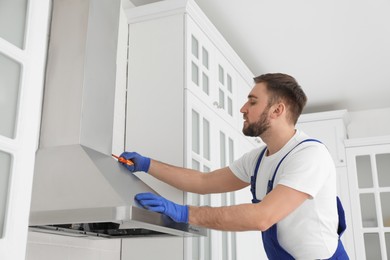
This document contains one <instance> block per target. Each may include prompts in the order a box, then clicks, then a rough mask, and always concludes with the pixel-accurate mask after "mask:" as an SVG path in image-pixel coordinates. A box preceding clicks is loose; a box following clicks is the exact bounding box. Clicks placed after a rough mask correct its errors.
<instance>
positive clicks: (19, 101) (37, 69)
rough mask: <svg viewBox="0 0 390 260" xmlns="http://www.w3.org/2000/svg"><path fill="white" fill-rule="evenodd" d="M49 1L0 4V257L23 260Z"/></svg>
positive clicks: (39, 107) (37, 128)
mask: <svg viewBox="0 0 390 260" xmlns="http://www.w3.org/2000/svg"><path fill="white" fill-rule="evenodd" d="M49 10H50V1H34V0H32V1H5V2H4V1H2V3H1V8H0V23H1V24H4V25H6V26H0V97H1V98H0V99H1V101H0V122H1V125H0V259H15V260H16V259H25V252H26V243H27V233H28V216H29V212H30V201H31V190H32V181H33V173H34V160H35V150H36V147H37V144H38V138H37V137H38V134H39V123H40V118H41V100H42V92H43V78H44V69H45V57H46V46H47V45H46V44H47V28H48V20H49V16H50V15H49Z"/></svg>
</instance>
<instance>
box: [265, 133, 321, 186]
mask: <svg viewBox="0 0 390 260" xmlns="http://www.w3.org/2000/svg"><path fill="white" fill-rule="evenodd" d="M306 142H317V143H320V144H322V142H321V141H319V140H317V139H305V140H303V141H301V142H300V143H298V144H297V145H296V146H294V147H293V148H292V149H291V150H290V151H289V152H288V153H286V154H285V155H284V156H283V158H282V159H281V160H280V161H279V163H278V165H277V166H276V169H275V172H274V174H273V176H272V179H271V180H269V181H268V186H267V194H268V193H270V192H271V190H272V188H273V186H274V181H275V177H276V173H277V172H278V169H279V166H280V165H281V164H282V162H283V160H284V159H285V158H286V157H287V155H289V154H290V153H291V152H292V150H294V149H295V148H296V147H297V146H298V145H300V144H302V143H306Z"/></svg>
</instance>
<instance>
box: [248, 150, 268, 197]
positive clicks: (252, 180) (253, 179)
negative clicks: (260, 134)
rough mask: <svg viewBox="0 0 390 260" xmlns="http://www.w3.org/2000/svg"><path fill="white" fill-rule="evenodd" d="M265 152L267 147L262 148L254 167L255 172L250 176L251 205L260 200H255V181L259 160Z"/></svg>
mask: <svg viewBox="0 0 390 260" xmlns="http://www.w3.org/2000/svg"><path fill="white" fill-rule="evenodd" d="M266 150H267V147H264V149H263V151H261V153H260V155H259V158H258V159H257V163H256V167H255V172H254V173H253V175H252V176H251V193H252V197H253V199H252V203H259V202H260V200H258V199H257V198H256V180H257V172H258V171H259V166H260V162H261V159H262V158H263V156H264V153H265V151H266Z"/></svg>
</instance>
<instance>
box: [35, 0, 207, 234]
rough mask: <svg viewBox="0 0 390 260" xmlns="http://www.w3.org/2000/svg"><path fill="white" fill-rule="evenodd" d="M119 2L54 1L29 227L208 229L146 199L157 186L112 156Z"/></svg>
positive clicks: (171, 231) (54, 229)
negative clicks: (145, 203) (155, 208)
mask: <svg viewBox="0 0 390 260" xmlns="http://www.w3.org/2000/svg"><path fill="white" fill-rule="evenodd" d="M120 2H121V1H120V0H112V1H111V0H110V1H101V0H87V1H76V2H74V3H73V2H72V3H73V4H69V3H68V1H53V14H52V24H51V35H50V43H49V51H48V61H47V70H46V80H45V92H44V98H43V111H42V123H41V131H40V142H39V147H38V150H37V153H36V162H35V170H34V183H33V191H32V202H31V212H30V220H29V222H30V229H31V230H34V231H39V232H48V233H60V234H63V235H71V236H88V237H103V238H111V237H133V236H139V235H179V236H194V235H206V229H204V228H199V227H195V226H191V225H188V224H183V223H176V222H174V221H173V220H172V219H170V218H169V217H167V216H165V215H162V214H159V213H155V212H150V211H148V210H146V209H143V208H141V207H139V206H138V205H137V204H136V202H135V201H134V196H135V195H136V194H137V193H139V192H153V193H156V194H157V192H156V191H154V190H153V189H152V188H150V187H149V186H148V185H146V184H145V183H144V182H143V181H141V180H140V179H139V178H138V177H137V176H136V175H134V174H132V173H130V172H129V171H128V170H127V169H126V168H125V167H123V166H122V165H121V164H119V163H118V162H117V161H116V160H115V159H114V158H112V156H111V153H112V149H113V138H114V137H117V136H118V135H116V136H114V132H115V133H118V131H115V130H117V129H118V128H115V129H114V116H115V114H116V111H115V103H116V101H117V100H115V91H116V87H115V86H116V61H117V60H116V55H117V42H118V23H119V21H118V17H119V10H120ZM125 94H126V93H123V95H125ZM124 125H125V124H124V123H123V126H124ZM119 132H121V131H119ZM122 132H123V133H124V132H125V131H122ZM121 138H123V140H124V138H125V137H124V135H123V136H122V137H121ZM122 143H123V144H124V141H123V142H122ZM123 146H124V145H123ZM119 149H124V147H120V148H119ZM140 174H145V173H140ZM179 194H180V193H179Z"/></svg>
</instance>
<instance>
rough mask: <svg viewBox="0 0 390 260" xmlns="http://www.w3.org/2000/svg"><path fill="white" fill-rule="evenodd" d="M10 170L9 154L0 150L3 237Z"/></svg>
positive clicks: (1, 228)
mask: <svg viewBox="0 0 390 260" xmlns="http://www.w3.org/2000/svg"><path fill="white" fill-rule="evenodd" d="M10 172H11V155H10V154H8V153H5V152H3V151H0V238H2V237H3V229H4V222H5V215H6V209H7V197H8V185H9V178H10Z"/></svg>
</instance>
